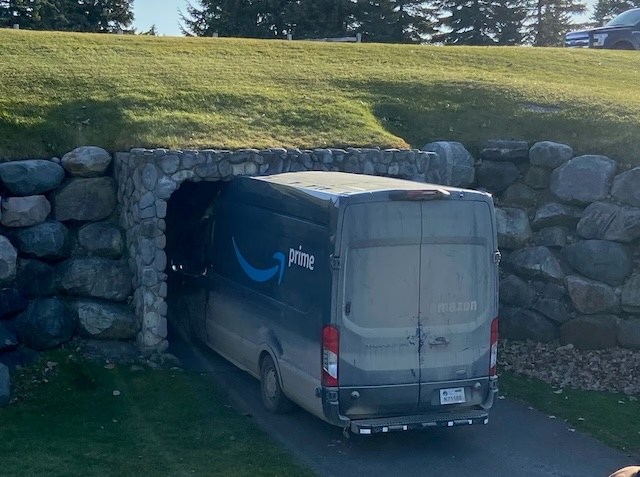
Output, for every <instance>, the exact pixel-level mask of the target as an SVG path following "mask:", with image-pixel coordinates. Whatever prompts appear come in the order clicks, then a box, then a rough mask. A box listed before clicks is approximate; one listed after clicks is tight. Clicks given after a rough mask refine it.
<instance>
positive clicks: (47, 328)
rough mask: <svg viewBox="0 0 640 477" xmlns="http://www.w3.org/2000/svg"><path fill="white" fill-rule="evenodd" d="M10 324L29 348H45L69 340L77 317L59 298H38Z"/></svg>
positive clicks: (53, 346)
mask: <svg viewBox="0 0 640 477" xmlns="http://www.w3.org/2000/svg"><path fill="white" fill-rule="evenodd" d="M10 325H11V327H12V328H13V330H14V331H15V332H16V335H17V336H18V339H19V340H20V342H21V343H22V344H23V345H25V346H26V347H27V348H31V349H35V350H44V349H50V348H55V347H56V346H59V345H61V344H63V343H66V342H67V341H69V340H70V339H71V337H72V336H73V332H74V330H75V328H76V318H75V316H74V314H73V312H72V311H71V310H70V309H69V308H67V306H66V305H65V304H64V303H63V302H62V301H61V300H60V299H59V298H37V299H36V300H34V301H32V302H31V304H30V305H29V307H28V308H27V310H26V311H24V312H23V313H21V314H20V315H18V316H17V317H16V318H14V319H13V320H11V321H10Z"/></svg>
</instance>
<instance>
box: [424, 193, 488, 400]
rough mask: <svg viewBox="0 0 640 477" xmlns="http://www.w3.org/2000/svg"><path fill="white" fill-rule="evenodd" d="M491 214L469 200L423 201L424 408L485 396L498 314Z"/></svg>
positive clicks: (485, 206) (482, 203)
mask: <svg viewBox="0 0 640 477" xmlns="http://www.w3.org/2000/svg"><path fill="white" fill-rule="evenodd" d="M491 212H492V211H491V207H490V204H489V203H488V202H487V201H484V200H473V199H472V198H469V199H462V200H461V199H458V198H456V199H455V200H454V199H451V200H437V201H427V202H423V203H422V245H421V262H420V277H421V286H420V328H421V335H422V343H423V346H422V348H421V350H420V382H421V389H420V405H419V410H420V411H429V410H436V409H437V408H439V407H440V406H445V407H449V408H450V407H455V406H456V405H458V404H460V405H465V406H469V405H477V404H479V403H481V402H483V401H484V399H485V398H486V396H487V392H488V386H489V383H488V375H489V366H490V365H489V361H490V354H489V352H490V335H491V322H492V320H493V319H494V318H495V317H496V315H497V309H496V307H497V303H496V300H497V298H496V297H497V293H496V286H497V262H496V261H495V260H494V257H495V252H496V250H497V248H496V244H495V243H494V230H493V228H494V226H493V215H492V213H491ZM477 383H480V387H478V384H477ZM451 405H453V406H451Z"/></svg>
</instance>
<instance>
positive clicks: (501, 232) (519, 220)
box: [496, 208, 532, 250]
mask: <svg viewBox="0 0 640 477" xmlns="http://www.w3.org/2000/svg"><path fill="white" fill-rule="evenodd" d="M496 223H497V232H498V246H499V247H500V248H506V249H511V250H513V249H517V248H521V247H524V246H525V245H526V243H527V242H528V241H529V240H530V239H531V235H532V232H531V227H530V226H529V217H528V216H527V213H526V212H525V211H524V210H521V209H511V208H504V209H500V208H496Z"/></svg>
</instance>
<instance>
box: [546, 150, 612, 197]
mask: <svg viewBox="0 0 640 477" xmlns="http://www.w3.org/2000/svg"><path fill="white" fill-rule="evenodd" d="M616 170H617V165H616V163H615V161H613V160H611V159H609V158H608V157H605V156H579V157H576V158H573V159H571V160H570V161H569V162H567V163H566V164H564V165H562V166H560V167H558V168H557V169H556V170H554V171H553V173H552V174H551V192H553V193H554V194H555V195H556V196H557V197H558V198H559V199H560V200H563V201H565V202H570V203H574V204H590V203H591V202H596V201H598V200H603V199H606V198H607V195H608V194H609V189H610V188H611V181H612V179H613V176H614V175H615V173H616Z"/></svg>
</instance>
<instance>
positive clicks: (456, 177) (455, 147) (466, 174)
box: [422, 141, 475, 187]
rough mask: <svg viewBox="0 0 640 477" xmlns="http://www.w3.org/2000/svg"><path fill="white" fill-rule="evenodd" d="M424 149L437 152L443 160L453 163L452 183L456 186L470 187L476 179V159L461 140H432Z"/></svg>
mask: <svg viewBox="0 0 640 477" xmlns="http://www.w3.org/2000/svg"><path fill="white" fill-rule="evenodd" d="M422 150H423V151H427V152H435V153H436V154H437V155H438V156H439V157H440V159H441V160H444V161H445V162H447V163H448V164H450V165H451V184H450V185H452V186H455V187H468V186H470V185H471V184H473V181H474V180H475V167H474V164H475V161H474V159H473V157H472V156H471V154H469V151H467V150H466V149H465V147H464V146H463V145H462V144H461V143H459V142H453V141H437V142H430V143H429V144H427V145H425V146H424V147H423V148H422Z"/></svg>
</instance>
